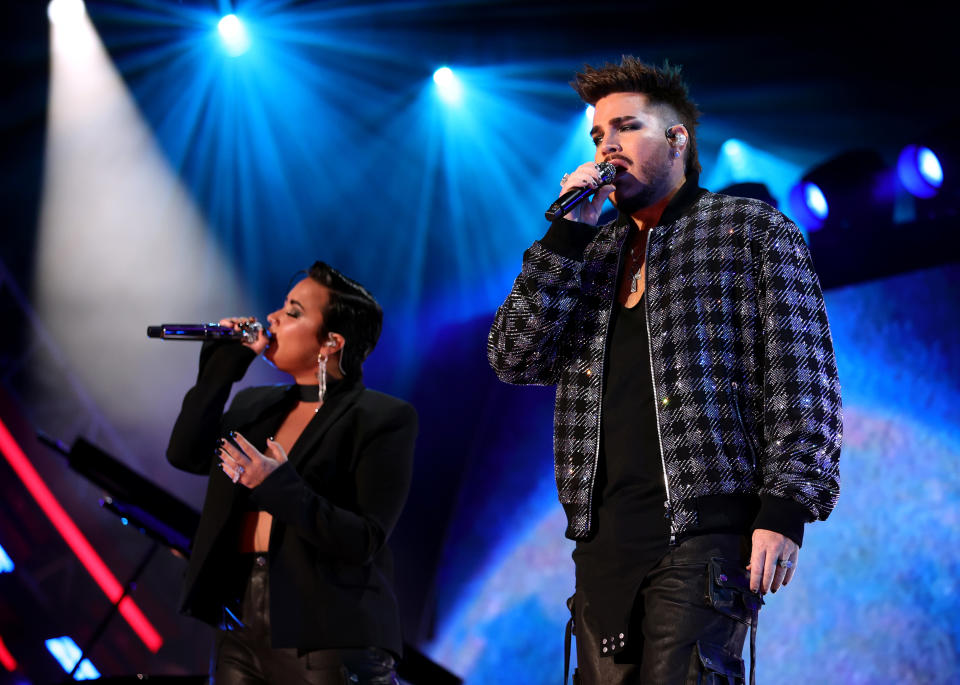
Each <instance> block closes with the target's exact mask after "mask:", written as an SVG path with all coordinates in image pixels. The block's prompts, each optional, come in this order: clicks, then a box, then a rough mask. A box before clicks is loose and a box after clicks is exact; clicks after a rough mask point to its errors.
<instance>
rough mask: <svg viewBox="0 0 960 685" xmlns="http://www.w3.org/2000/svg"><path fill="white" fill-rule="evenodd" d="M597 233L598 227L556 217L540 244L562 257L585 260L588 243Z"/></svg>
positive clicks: (579, 260)
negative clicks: (584, 255) (584, 254)
mask: <svg viewBox="0 0 960 685" xmlns="http://www.w3.org/2000/svg"><path fill="white" fill-rule="evenodd" d="M596 235H597V227H596V226H591V225H589V224H582V223H580V222H578V221H570V220H568V219H563V218H560V219H554V220H553V222H552V223H551V224H550V228H548V229H547V234H546V235H545V236H543V237H542V238H541V239H540V244H541V245H543V246H544V247H545V248H547V249H548V250H550V251H551V252H555V253H556V254H558V255H560V256H561V257H566V258H567V259H573V260H575V261H578V262H582V261H583V253H584V251H586V249H587V245H589V244H590V241H592V240H593V239H594V237H595V236H596Z"/></svg>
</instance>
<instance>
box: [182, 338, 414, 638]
mask: <svg viewBox="0 0 960 685" xmlns="http://www.w3.org/2000/svg"><path fill="white" fill-rule="evenodd" d="M254 357H255V355H254V353H253V352H252V351H251V350H249V349H248V348H246V347H244V346H242V345H237V344H231V343H226V344H225V343H218V344H208V345H205V346H204V349H203V351H202V353H201V358H200V374H199V377H198V379H197V384H196V385H195V386H194V387H193V388H192V389H191V390H190V391H189V392H188V393H187V394H186V396H185V397H184V400H183V407H182V409H181V411H180V415H179V416H178V417H177V421H176V424H175V426H174V429H173V433H172V435H171V436H170V444H169V446H168V448H167V458H168V459H169V461H170V463H171V464H173V465H174V466H176V467H177V468H180V469H183V470H186V471H190V472H192V473H200V474H209V476H210V478H209V482H208V485H207V494H206V499H205V500H204V505H203V514H202V516H201V518H200V525H199V527H198V529H197V534H196V536H195V537H194V541H193V547H192V552H191V556H190V563H189V566H188V568H187V572H186V578H185V582H184V589H183V595H182V598H181V606H180V610H181V612H183V613H185V614H188V615H191V616H194V617H196V618H199V619H201V620H203V621H206V622H207V623H210V624H212V625H219V624H220V623H221V622H222V620H223V609H222V607H223V604H224V602H225V601H227V600H228V599H229V597H228V596H227V593H228V590H227V589H226V587H227V585H228V583H227V582H226V579H229V578H230V577H231V576H236V568H234V567H232V566H233V565H235V564H236V562H237V555H236V550H237V545H238V541H239V533H240V530H239V524H240V522H241V519H242V514H243V512H244V511H246V510H249V509H250V508H259V509H262V510H264V511H267V512H269V513H270V514H272V515H273V526H272V529H271V532H270V544H269V560H270V565H269V568H270V628H271V637H272V645H273V646H274V647H295V648H297V649H299V650H301V651H307V650H312V649H329V648H338V647H342V648H350V647H368V646H376V647H382V648H384V649H388V650H390V651H392V652H394V653H395V654H397V655H400V653H401V646H402V638H401V635H400V620H399V612H398V609H397V601H396V597H395V595H394V592H393V587H392V577H393V561H392V557H391V554H390V550H389V548H388V547H387V546H386V541H387V538H388V537H389V535H390V532H391V531H392V529H393V527H394V525H395V524H396V522H397V518H398V517H399V516H400V512H401V510H402V508H403V504H404V502H405V500H406V497H407V492H408V490H409V486H410V477H411V472H412V468H413V449H414V441H415V439H416V433H417V415H416V412H415V410H414V409H413V407H412V406H411V405H409V404H407V403H406V402H403V401H402V400H399V399H396V398H394V397H390V396H389V395H384V394H382V393H378V392H374V391H372V390H367V389H366V388H364V387H363V384H362V383H360V382H359V381H356V382H353V383H352V384H351V383H348V382H347V381H342V382H341V383H339V384H337V386H336V388H335V389H334V390H332V391H331V392H329V393H328V395H327V398H326V400H325V401H324V404H323V406H322V407H321V409H320V412H319V413H318V414H317V415H316V416H315V417H314V418H313V419H312V420H311V422H310V423H309V424H308V425H307V427H306V428H305V429H304V431H303V433H302V434H301V435H300V437H299V438H298V439H297V441H296V443H295V444H294V445H293V447H292V448H291V450H290V453H289V455H288V457H289V461H288V462H287V463H286V464H283V465H281V466H280V467H279V468H277V469H276V470H275V471H274V472H273V473H271V474H270V475H269V476H268V477H267V478H266V479H265V480H264V481H263V483H261V484H260V485H259V486H257V487H255V488H253V489H251V490H247V488H245V487H244V486H242V485H235V484H234V483H233V482H231V480H230V479H229V478H228V477H227V476H226V475H225V474H224V473H223V472H222V471H221V470H220V467H219V459H217V458H216V457H215V456H214V450H215V448H216V443H217V440H218V439H219V438H220V437H222V436H225V435H226V434H227V433H229V432H230V431H237V432H238V433H241V434H242V435H243V436H244V437H246V438H247V439H248V440H249V441H250V442H251V443H252V444H253V445H254V446H255V447H257V449H259V450H261V451H265V448H266V439H267V438H268V437H270V436H272V435H273V434H274V433H275V432H276V429H277V428H278V427H279V426H280V423H281V421H282V420H283V418H284V416H285V415H286V413H287V412H288V411H289V409H290V408H291V407H292V406H293V405H294V404H295V403H296V401H297V392H296V387H295V386H268V387H258V388H248V389H245V390H242V391H240V392H239V393H237V396H236V397H235V398H234V401H233V403H232V404H231V406H230V409H229V410H228V411H227V412H226V413H223V407H224V405H225V403H226V399H227V397H228V396H229V393H230V386H231V384H232V383H233V382H234V381H236V380H239V379H240V378H242V376H243V374H244V373H245V372H246V369H247V366H249V364H250V362H251V361H252V360H253V358H254ZM250 502H252V503H253V507H251V506H250Z"/></svg>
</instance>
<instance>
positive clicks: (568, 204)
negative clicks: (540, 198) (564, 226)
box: [543, 162, 617, 221]
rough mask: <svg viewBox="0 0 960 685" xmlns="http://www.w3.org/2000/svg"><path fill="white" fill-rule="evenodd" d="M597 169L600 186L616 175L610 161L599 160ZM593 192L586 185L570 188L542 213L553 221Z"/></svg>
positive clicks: (615, 168)
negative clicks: (584, 186)
mask: <svg viewBox="0 0 960 685" xmlns="http://www.w3.org/2000/svg"><path fill="white" fill-rule="evenodd" d="M597 171H599V172H600V185H601V186H602V185H606V184H607V183H610V181H612V180H613V177H614V176H616V175H617V167H615V166H613V165H612V164H611V163H610V162H600V163H599V164H598V165H597ZM598 187H599V186H598ZM595 192H597V189H596V188H591V187H590V186H587V187H586V188H571V189H570V190H568V191H567V192H565V193H564V194H563V195H561V196H560V197H558V198H557V201H556V202H554V203H553V204H552V205H550V207H549V209H547V211H546V212H544V213H543V215H544V216H545V217H547V221H553V220H554V219H556V218H558V217H561V216H564V215H566V214H567V212H569V211H570V210H571V209H573V208H574V207H576V206H577V205H579V204H580V203H581V202H583V201H584V200H586V199H587V198H588V197H590V196H591V195H593V194H594V193H595Z"/></svg>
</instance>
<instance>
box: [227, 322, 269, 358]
mask: <svg viewBox="0 0 960 685" xmlns="http://www.w3.org/2000/svg"><path fill="white" fill-rule="evenodd" d="M256 321H257V318H256V317H255V316H232V317H230V318H229V319H220V321H219V322H218V323H219V324H220V325H221V326H227V327H229V328H232V329H233V330H235V331H239V330H242V329H243V326H244V325H245V324H251V323H256ZM269 342H270V338H268V337H267V333H266V329H265V328H261V329H260V332H259V333H258V334H257V339H256V340H254V341H253V342H252V343H247V342H245V343H243V344H244V345H245V346H246V347H249V348H250V349H251V350H253V351H254V352H256V353H257V354H260V353H261V352H263V351H264V350H265V349H267V344H268V343H269Z"/></svg>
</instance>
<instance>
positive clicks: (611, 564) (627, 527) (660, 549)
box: [573, 295, 670, 635]
mask: <svg viewBox="0 0 960 685" xmlns="http://www.w3.org/2000/svg"><path fill="white" fill-rule="evenodd" d="M645 298H646V295H644V296H643V297H642V298H641V299H640V302H639V303H638V304H637V305H636V306H634V307H632V308H629V309H628V308H627V307H624V306H623V305H620V304H619V303H618V304H615V305H614V311H613V316H612V317H611V321H610V338H609V340H610V342H609V348H608V349H609V358H608V361H607V364H606V366H605V376H604V386H603V387H604V390H603V405H602V414H601V425H600V460H599V463H598V465H597V481H596V487H595V493H594V505H595V509H596V524H595V533H594V535H593V536H592V537H590V538H589V539H587V540H580V541H578V542H577V547H576V550H575V551H574V553H573V558H574V561H575V562H576V569H577V587H578V588H580V589H582V590H583V591H584V592H585V593H587V594H588V595H589V597H590V606H591V611H590V614H591V615H590V616H588V617H587V619H588V620H591V622H592V623H595V624H596V625H592V626H591V628H592V629H594V630H595V631H596V632H597V634H599V635H608V634H619V633H621V632H624V633H625V632H626V630H627V626H628V624H629V617H630V611H631V609H632V607H633V601H634V598H635V596H636V593H637V590H638V588H639V587H640V584H641V583H642V582H643V579H644V577H645V576H646V575H647V573H649V571H650V570H651V569H652V568H653V567H654V566H655V565H656V564H657V562H658V561H659V560H660V559H661V558H662V557H663V555H664V554H666V553H667V550H668V547H669V542H670V533H669V525H668V523H667V520H666V517H665V515H664V514H665V511H666V510H665V506H664V505H665V503H666V499H667V497H666V486H665V484H664V473H663V464H662V461H661V456H660V443H659V438H658V436H657V419H656V410H655V407H654V396H653V381H652V377H651V369H650V347H649V344H648V336H647V319H646V302H645Z"/></svg>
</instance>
